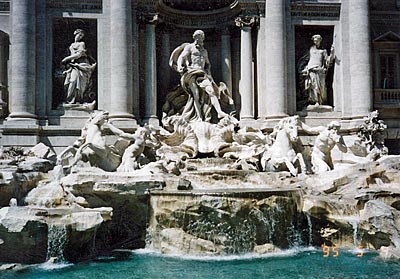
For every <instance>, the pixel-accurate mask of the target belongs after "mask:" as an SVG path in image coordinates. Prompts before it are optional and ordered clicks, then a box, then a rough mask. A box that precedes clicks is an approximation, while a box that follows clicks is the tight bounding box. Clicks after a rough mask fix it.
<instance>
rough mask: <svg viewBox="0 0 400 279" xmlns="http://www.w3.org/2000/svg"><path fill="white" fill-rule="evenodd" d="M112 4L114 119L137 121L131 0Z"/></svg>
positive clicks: (112, 97)
mask: <svg viewBox="0 0 400 279" xmlns="http://www.w3.org/2000/svg"><path fill="white" fill-rule="evenodd" d="M110 2H111V20H110V22H111V39H110V41H111V98H110V99H111V103H110V117H111V118H119V119H127V118H128V119H129V118H134V116H133V113H132V112H133V104H132V100H133V92H132V82H133V81H132V6H131V0H113V1H110Z"/></svg>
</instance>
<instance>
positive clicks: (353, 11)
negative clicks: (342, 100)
mask: <svg viewBox="0 0 400 279" xmlns="http://www.w3.org/2000/svg"><path fill="white" fill-rule="evenodd" d="M349 11H350V12H349V27H350V29H349V30H350V40H349V41H350V77H351V79H350V80H351V84H350V89H351V99H352V112H353V116H365V115H367V113H368V112H369V111H371V109H372V90H371V59H370V53H371V47H370V44H371V42H370V37H369V32H370V29H369V9H368V1H366V0H352V1H349Z"/></svg>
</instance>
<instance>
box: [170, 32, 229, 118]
mask: <svg viewBox="0 0 400 279" xmlns="http://www.w3.org/2000/svg"><path fill="white" fill-rule="evenodd" d="M193 39H194V42H193V43H184V44H182V45H181V46H179V47H178V48H176V49H175V50H174V51H173V53H172V54H171V58H170V66H171V67H172V68H173V69H174V70H176V71H177V72H179V73H180V74H181V82H180V88H179V89H177V90H178V95H181V93H182V92H180V91H182V90H183V91H184V92H185V93H186V94H187V95H188V98H187V101H186V104H185V106H184V108H183V110H181V111H180V114H181V115H182V117H183V118H184V119H185V120H186V121H187V122H190V121H207V122H210V121H211V118H212V114H211V110H212V108H214V109H215V111H216V113H217V118H218V119H221V118H223V117H224V116H225V115H227V113H226V112H224V111H223V109H222V107H221V103H220V102H221V99H222V98H225V99H227V100H228V103H229V105H231V106H232V105H233V100H232V98H231V95H230V92H229V90H228V89H227V86H226V85H225V84H224V83H222V82H221V83H220V84H219V85H217V84H216V83H215V81H214V79H213V77H212V76H211V71H210V68H211V65H210V61H209V59H208V52H207V50H206V49H205V48H204V32H203V31H202V30H196V31H195V32H194V33H193ZM176 112H177V111H176V110H174V113H176Z"/></svg>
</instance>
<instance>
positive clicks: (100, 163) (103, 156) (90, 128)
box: [57, 111, 121, 171]
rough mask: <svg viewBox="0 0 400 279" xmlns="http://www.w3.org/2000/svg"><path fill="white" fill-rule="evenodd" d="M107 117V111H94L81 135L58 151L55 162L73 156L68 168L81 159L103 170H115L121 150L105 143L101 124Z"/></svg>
mask: <svg viewBox="0 0 400 279" xmlns="http://www.w3.org/2000/svg"><path fill="white" fill-rule="evenodd" d="M107 119H108V112H106V111H97V112H94V113H93V114H92V115H91V116H90V118H89V119H88V120H87V121H86V123H85V126H84V127H83V128H82V131H81V136H80V137H79V138H78V139H77V140H76V141H75V143H74V144H73V145H72V146H69V147H67V148H66V149H65V150H64V151H63V152H61V153H60V155H59V156H58V159H57V163H58V164H62V162H63V160H65V159H67V158H68V157H71V156H73V157H74V158H73V160H72V163H71V164H70V165H69V166H68V169H71V168H72V167H73V166H75V165H76V164H77V163H78V162H79V161H83V162H89V163H90V165H91V166H94V167H98V168H100V169H102V170H105V171H115V170H116V169H117V167H118V166H119V165H120V163H121V155H120V154H121V152H120V151H119V150H117V149H116V148H115V147H114V146H111V145H108V144H106V140H105V137H104V135H103V124H104V123H105V121H106V120H107Z"/></svg>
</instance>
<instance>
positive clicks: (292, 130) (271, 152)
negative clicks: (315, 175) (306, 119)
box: [261, 116, 307, 176]
mask: <svg viewBox="0 0 400 279" xmlns="http://www.w3.org/2000/svg"><path fill="white" fill-rule="evenodd" d="M298 121H299V120H298V116H291V117H286V118H284V119H282V120H281V121H279V123H278V124H277V125H276V126H275V127H274V131H273V132H272V133H271V135H270V137H271V140H272V141H273V144H272V145H271V146H270V147H267V149H266V151H265V152H264V153H263V155H262V157H261V166H262V168H263V170H264V171H272V172H277V171H284V170H288V171H289V172H290V173H291V174H292V175H293V176H296V175H297V173H298V169H297V167H295V163H296V162H297V161H298V162H299V164H300V168H301V172H302V173H306V170H307V169H306V164H305V163H304V159H303V155H301V153H296V151H295V150H294V149H293V143H294V142H297V140H298V135H297V130H298V127H299V125H298Z"/></svg>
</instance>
